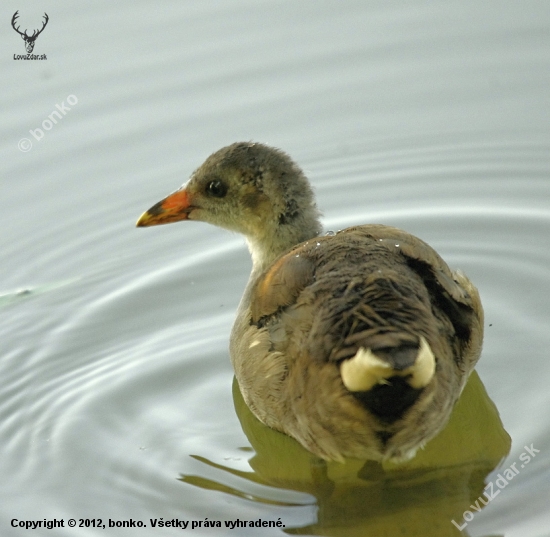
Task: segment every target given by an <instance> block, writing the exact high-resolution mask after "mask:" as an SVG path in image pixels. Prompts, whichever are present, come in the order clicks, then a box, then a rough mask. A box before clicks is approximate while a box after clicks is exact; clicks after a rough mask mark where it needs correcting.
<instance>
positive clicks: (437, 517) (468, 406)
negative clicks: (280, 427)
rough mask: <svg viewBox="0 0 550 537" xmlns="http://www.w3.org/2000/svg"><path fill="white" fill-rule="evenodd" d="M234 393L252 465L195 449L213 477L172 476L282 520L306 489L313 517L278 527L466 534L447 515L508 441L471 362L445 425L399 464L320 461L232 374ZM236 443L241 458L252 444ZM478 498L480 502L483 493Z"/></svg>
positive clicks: (462, 504) (468, 498) (337, 532)
mask: <svg viewBox="0 0 550 537" xmlns="http://www.w3.org/2000/svg"><path fill="white" fill-rule="evenodd" d="M233 398H234V401H235V410H236V412H237V415H238V417H239V420H240V422H241V425H242V427H243V430H244V432H245V434H246V436H247V438H248V440H249V441H250V444H251V445H252V448H253V456H252V457H251V458H250V459H249V461H248V463H249V465H250V467H251V469H252V471H248V472H246V471H243V470H242V462H237V463H236V464H237V468H238V469H237V468H232V467H231V464H230V463H227V462H224V463H223V464H219V463H215V462H213V461H209V460H208V459H206V458H204V457H201V456H193V457H194V458H196V459H198V460H200V461H201V462H203V463H204V464H206V465H208V466H209V467H211V468H215V469H217V470H218V473H217V476H216V479H215V480H214V479H211V478H212V470H210V471H208V472H205V473H207V474H208V475H209V477H210V478H206V477H203V476H201V475H182V476H180V480H181V481H183V482H185V483H187V484H191V485H193V486H197V487H200V488H204V489H208V490H217V491H220V492H224V493H226V494H230V495H232V496H237V497H239V498H244V499H247V500H249V501H251V502H254V503H256V504H260V505H261V504H265V503H267V504H270V505H272V506H274V508H275V507H276V506H279V508H280V509H283V511H282V512H283V515H279V514H278V515H277V516H282V519H283V520H284V519H285V517H284V512H285V511H284V509H285V508H286V507H292V512H294V511H295V510H296V509H297V508H300V507H304V508H306V507H307V506H308V505H311V503H312V498H311V496H313V497H314V500H313V501H314V503H315V504H316V506H317V512H316V515H315V519H316V521H315V522H314V523H312V524H311V525H308V526H306V527H301V526H300V527H297V526H292V525H291V524H289V523H287V526H286V528H285V532H286V533H289V534H294V535H300V534H306V535H333V536H335V537H340V536H341V535H351V536H355V535H357V536H363V535H376V536H377V537H378V536H381V537H386V536H387V537H394V536H395V535H401V534H403V535H407V536H415V537H416V536H418V537H446V536H459V535H465V534H466V533H461V532H460V531H458V530H457V528H456V527H455V526H454V525H453V524H452V523H451V521H452V520H453V519H454V520H456V521H459V522H461V523H462V514H463V513H464V511H465V510H467V509H470V510H471V507H470V505H471V504H473V503H475V502H476V500H478V498H480V497H481V498H482V499H483V498H485V501H487V499H486V497H485V496H484V495H483V494H484V487H485V479H486V477H487V475H488V474H489V473H490V472H492V471H493V470H494V469H495V468H496V467H497V466H498V465H499V463H500V462H501V461H502V460H503V459H504V457H506V455H507V454H508V453H509V451H510V445H511V441H510V437H509V436H508V434H507V433H506V431H505V430H504V428H503V426H502V423H501V421H500V417H499V414H498V411H497V409H496V407H495V406H494V404H493V402H492V401H491V400H490V399H489V396H488V395H487V392H486V391H485V388H484V387H483V384H482V383H481V381H480V379H479V377H478V375H477V373H476V372H474V373H473V374H472V375H471V376H470V378H469V380H468V383H467V385H466V387H465V389H464V392H463V394H462V396H461V398H460V400H459V401H458V403H457V404H456V406H455V408H454V409H453V412H452V415H451V418H450V420H449V422H448V424H447V426H446V427H445V428H444V429H443V431H441V433H440V434H439V435H438V436H437V437H436V438H434V439H433V440H432V441H431V442H429V443H428V444H427V445H426V448H425V449H423V450H420V451H419V452H418V454H417V456H416V457H414V458H413V459H411V460H409V461H406V462H403V463H399V464H395V463H392V462H382V463H379V462H375V461H372V460H368V461H361V460H352V459H349V460H347V461H346V462H345V463H344V464H340V463H337V462H325V461H320V460H319V459H315V457H312V456H311V454H310V453H308V452H307V451H305V450H304V449H303V448H302V447H301V446H299V445H298V444H297V443H296V442H295V441H294V440H292V439H291V438H289V437H288V436H285V435H283V434H280V433H278V432H276V431H273V430H272V429H270V428H268V427H266V426H265V425H263V424H262V423H260V422H259V421H258V420H257V419H256V418H255V416H254V415H253V414H252V413H251V412H250V410H249V409H248V407H247V405H246V404H245V402H244V399H243V397H242V395H241V393H240V391H239V388H238V385H237V383H236V382H234V384H233ZM243 450H244V451H243V458H244V457H247V452H248V451H249V450H250V448H243ZM228 475H231V476H232V477H230V478H228V477H227V476H228ZM262 485H264V486H263V487H262ZM274 488H275V490H277V489H284V493H283V494H282V493H281V492H274ZM300 493H305V494H300ZM478 505H479V506H480V508H483V507H484V503H483V501H479V502H478ZM259 509H263V508H260V507H259ZM303 518H304V517H302V519H303ZM291 526H292V527H291ZM468 529H469V528H466V531H467V530H468Z"/></svg>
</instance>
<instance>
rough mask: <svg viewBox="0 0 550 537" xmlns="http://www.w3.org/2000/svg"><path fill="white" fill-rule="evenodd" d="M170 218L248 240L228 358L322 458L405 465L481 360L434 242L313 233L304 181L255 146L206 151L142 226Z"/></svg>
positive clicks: (479, 332)
mask: <svg viewBox="0 0 550 537" xmlns="http://www.w3.org/2000/svg"><path fill="white" fill-rule="evenodd" d="M178 219H193V220H195V219H196V220H203V221H207V222H211V223H213V224H216V225H220V226H222V227H226V228H228V229H232V230H236V231H239V232H242V233H244V234H245V236H246V237H247V241H248V244H249V248H250V251H251V254H252V259H253V269H252V274H251V277H250V280H249V284H248V286H247V288H246V290H245V293H244V296H243V298H242V301H241V305H240V307H239V311H238V314H237V319H236V321H235V325H234V327H233V331H232V335H231V343H230V351H231V359H232V362H233V365H234V368H235V373H236V376H237V379H238V381H239V385H240V388H241V391H242V393H243V396H244V399H245V401H246V402H247V404H248V405H249V407H250V408H251V410H252V411H253V412H254V414H255V415H256V416H257V417H258V418H259V419H260V420H261V421H263V422H264V423H265V424H267V425H269V426H271V427H273V428H275V429H277V430H280V431H282V432H285V433H286V434H289V435H290V436H292V437H294V438H295V439H296V440H298V442H300V443H301V444H302V445H303V446H304V447H306V448H307V449H308V450H310V451H311V452H312V453H314V454H316V455H317V456H319V457H322V458H324V459H327V460H343V459H344V458H345V457H357V458H371V459H375V460H382V459H384V460H385V459H392V460H402V459H406V458H409V457H411V456H413V455H414V453H416V450H417V449H418V448H419V447H420V446H422V445H423V444H424V443H425V442H427V441H428V440H429V439H430V438H433V436H435V435H436V434H437V433H438V432H439V431H440V430H441V429H442V428H443V427H444V425H445V424H446V422H447V420H448V418H449V415H450V412H451V410H452V408H453V405H454V404H455V402H456V400H457V399H458V397H459V395H460V393H461V391H462V389H463V387H464V385H465V383H466V380H467V378H468V375H469V373H470V372H471V370H472V369H473V367H474V365H475V363H476V361H477V359H478V358H479V354H480V351H481V343H482V338H483V310H482V307H481V303H480V300H479V295H478V293H477V290H476V289H475V287H474V286H473V285H472V284H471V283H470V281H469V280H468V279H467V278H466V277H465V276H464V275H463V274H462V273H460V272H452V271H451V270H450V269H449V268H448V266H447V265H446V264H445V262H444V261H443V260H442V259H441V257H440V256H439V255H438V254H437V253H436V252H435V251H434V250H433V249H432V248H430V246H428V245H427V244H426V243H424V242H423V241H421V240H420V239H417V238H416V237H413V236H412V235H410V234H408V233H406V232H404V231H401V230H398V229H395V228H391V227H388V226H381V225H364V226H357V227H353V228H348V229H346V230H343V231H341V232H338V233H336V234H334V235H326V236H319V233H320V224H319V213H318V211H317V209H316V206H315V203H314V199H313V194H312V191H311V188H310V186H309V183H308V182H307V179H306V178H305V176H304V175H303V173H302V172H301V170H300V169H299V168H298V167H297V166H296V165H295V164H294V163H293V162H292V161H291V160H290V158H289V157H287V156H286V155H285V154H284V153H282V152H281V151H279V150H275V149H273V148H270V147H268V146H264V145H261V144H251V143H238V144H233V145H231V146H228V147H226V148H223V149H221V150H220V151H218V152H216V153H214V154H213V155H211V156H210V157H209V158H208V159H207V160H206V162H205V164H203V166H201V167H200V168H199V169H198V170H197V171H196V172H195V173H194V174H193V176H192V177H191V179H190V181H189V182H188V183H187V185H185V186H184V187H183V188H182V189H181V190H180V191H178V192H176V193H174V194H173V195H171V196H169V197H168V198H166V199H165V200H163V201H162V202H160V203H159V204H157V205H155V206H154V210H151V211H149V212H147V213H144V215H143V216H142V217H141V218H140V220H139V222H138V225H140V226H144V225H154V224H158V223H164V222H169V221H175V220H178ZM302 241H305V242H302Z"/></svg>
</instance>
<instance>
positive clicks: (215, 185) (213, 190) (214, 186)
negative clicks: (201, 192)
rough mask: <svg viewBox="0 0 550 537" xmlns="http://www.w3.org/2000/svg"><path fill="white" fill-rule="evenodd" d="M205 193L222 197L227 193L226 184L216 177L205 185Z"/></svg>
mask: <svg viewBox="0 0 550 537" xmlns="http://www.w3.org/2000/svg"><path fill="white" fill-rule="evenodd" d="M206 193H207V194H209V195H210V196H214V197H215V198H223V197H224V196H225V195H226V194H227V186H226V185H225V183H222V182H221V181H220V180H219V179H216V180H215V181H210V182H209V183H208V184H207V185H206Z"/></svg>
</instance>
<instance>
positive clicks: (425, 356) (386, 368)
mask: <svg viewBox="0 0 550 537" xmlns="http://www.w3.org/2000/svg"><path fill="white" fill-rule="evenodd" d="M434 373H435V357H434V355H433V352H432V349H431V348H430V345H429V344H428V342H427V341H426V339H425V338H424V337H422V336H421V337H420V347H419V349H418V354H417V357H416V360H415V362H414V364H413V365H411V366H410V367H408V368H407V369H403V370H402V371H397V370H395V369H393V368H392V367H391V365H390V364H388V363H387V362H386V361H385V360H382V359H381V358H379V357H378V356H376V354H375V353H373V352H372V351H371V350H370V349H365V348H364V347H361V348H360V349H359V350H358V351H357V352H356V353H355V356H353V357H352V358H350V359H349V360H344V362H343V363H342V366H341V368H340V375H341V377H342V381H343V383H344V386H345V387H346V388H347V389H348V390H349V391H350V392H364V391H367V390H370V389H372V388H373V387H374V386H375V385H376V384H388V380H387V379H388V378H390V377H394V376H399V377H410V378H409V380H408V383H409V385H410V386H411V387H412V388H415V389H419V388H423V387H424V386H426V385H427V384H428V383H429V382H430V380H431V379H432V377H433V376H434Z"/></svg>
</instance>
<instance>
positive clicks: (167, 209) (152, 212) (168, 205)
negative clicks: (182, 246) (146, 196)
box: [136, 190, 196, 227]
mask: <svg viewBox="0 0 550 537" xmlns="http://www.w3.org/2000/svg"><path fill="white" fill-rule="evenodd" d="M195 208H196V207H193V206H192V205H191V202H190V200H189V194H188V193H187V191H186V190H176V192H174V193H173V194H170V195H169V196H168V197H166V198H164V199H163V200H161V201H159V202H158V203H155V205H153V206H152V207H151V208H150V209H149V210H148V211H145V212H144V213H143V214H142V215H141V216H140V217H139V219H138V221H137V222H136V226H137V227H147V226H158V225H160V224H170V223H171V222H178V221H179V220H189V213H190V212H191V211H192V210H193V209H195Z"/></svg>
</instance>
